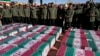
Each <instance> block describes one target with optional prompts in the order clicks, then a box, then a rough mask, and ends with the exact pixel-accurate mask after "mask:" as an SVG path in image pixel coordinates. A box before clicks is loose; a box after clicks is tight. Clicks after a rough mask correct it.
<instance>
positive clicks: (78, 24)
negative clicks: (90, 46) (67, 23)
mask: <svg viewBox="0 0 100 56" xmlns="http://www.w3.org/2000/svg"><path fill="white" fill-rule="evenodd" d="M82 13H83V9H82V7H81V5H80V4H79V5H77V7H76V10H75V14H74V16H75V18H74V20H75V23H74V24H75V27H77V28H80V27H81V26H82V23H81V22H82Z"/></svg>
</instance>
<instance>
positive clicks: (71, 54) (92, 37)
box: [57, 29, 100, 56]
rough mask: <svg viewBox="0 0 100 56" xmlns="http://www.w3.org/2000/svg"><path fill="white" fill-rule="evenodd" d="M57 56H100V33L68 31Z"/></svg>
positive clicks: (81, 30) (80, 30)
mask: <svg viewBox="0 0 100 56" xmlns="http://www.w3.org/2000/svg"><path fill="white" fill-rule="evenodd" d="M61 43H62V44H61V47H60V48H59V49H58V52H57V56H100V32H99V31H97V32H96V31H93V30H83V29H68V30H67V31H66V33H65V35H64V38H63V40H62V41H61Z"/></svg>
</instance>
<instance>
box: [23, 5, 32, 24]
mask: <svg viewBox="0 0 100 56" xmlns="http://www.w3.org/2000/svg"><path fill="white" fill-rule="evenodd" d="M23 10H24V14H25V18H24V23H28V24H29V23H30V8H29V6H28V5H24V9H23Z"/></svg>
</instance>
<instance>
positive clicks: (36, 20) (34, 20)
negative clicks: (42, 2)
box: [32, 7, 38, 24]
mask: <svg viewBox="0 0 100 56" xmlns="http://www.w3.org/2000/svg"><path fill="white" fill-rule="evenodd" d="M32 24H38V16H37V8H36V7H34V8H33V9H32Z"/></svg>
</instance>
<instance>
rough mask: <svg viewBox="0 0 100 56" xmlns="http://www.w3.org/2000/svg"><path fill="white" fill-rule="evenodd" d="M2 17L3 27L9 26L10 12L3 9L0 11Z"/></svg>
mask: <svg viewBox="0 0 100 56" xmlns="http://www.w3.org/2000/svg"><path fill="white" fill-rule="evenodd" d="M2 16H3V22H4V25H5V24H9V23H11V22H12V19H11V17H12V14H11V10H10V9H8V8H4V9H3V10H2Z"/></svg>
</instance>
